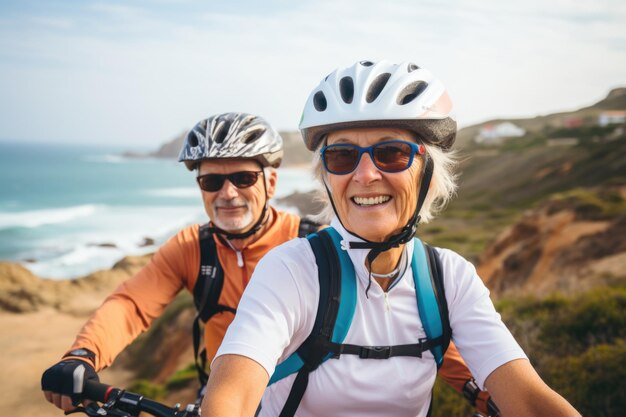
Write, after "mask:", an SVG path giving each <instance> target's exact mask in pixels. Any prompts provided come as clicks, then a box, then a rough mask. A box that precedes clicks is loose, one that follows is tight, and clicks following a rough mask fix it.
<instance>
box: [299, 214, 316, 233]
mask: <svg viewBox="0 0 626 417" xmlns="http://www.w3.org/2000/svg"><path fill="white" fill-rule="evenodd" d="M320 226H321V224H320V223H318V222H315V221H313V220H311V219H309V218H307V217H302V218H301V219H300V226H299V227H298V237H306V236H308V235H310V234H311V233H315V232H317V231H318V230H319V228H320Z"/></svg>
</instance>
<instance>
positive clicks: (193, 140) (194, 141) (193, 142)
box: [187, 130, 198, 148]
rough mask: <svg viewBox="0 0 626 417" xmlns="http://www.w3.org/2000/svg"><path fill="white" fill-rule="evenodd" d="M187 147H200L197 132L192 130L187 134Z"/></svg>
mask: <svg viewBox="0 0 626 417" xmlns="http://www.w3.org/2000/svg"><path fill="white" fill-rule="evenodd" d="M187 145H189V146H191V147H192V148H195V147H196V146H198V134H197V133H196V131H195V130H192V131H191V132H189V133H188V134H187Z"/></svg>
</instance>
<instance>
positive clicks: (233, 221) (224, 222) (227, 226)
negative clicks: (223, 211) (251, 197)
mask: <svg viewBox="0 0 626 417" xmlns="http://www.w3.org/2000/svg"><path fill="white" fill-rule="evenodd" d="M231 204H232V202H231ZM244 204H245V205H246V212H245V213H244V214H243V215H241V216H239V217H237V218H231V217H228V218H225V219H222V218H220V216H219V214H216V216H215V218H214V219H211V221H212V222H213V224H214V225H215V226H217V227H219V228H220V229H222V230H225V231H226V232H229V233H234V232H237V231H240V230H243V229H245V228H246V227H248V226H251V225H252V222H253V221H254V218H252V210H250V204H249V203H248V202H247V201H244ZM218 207H219V206H218V205H217V202H215V203H213V212H214V213H219V208H218Z"/></svg>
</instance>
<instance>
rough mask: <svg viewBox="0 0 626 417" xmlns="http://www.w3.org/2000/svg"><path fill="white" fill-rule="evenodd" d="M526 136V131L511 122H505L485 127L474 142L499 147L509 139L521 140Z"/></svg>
mask: <svg viewBox="0 0 626 417" xmlns="http://www.w3.org/2000/svg"><path fill="white" fill-rule="evenodd" d="M525 134H526V131H525V130H524V129H522V128H521V127H519V126H516V125H515V124H513V123H511V122H503V123H499V124H497V125H492V124H487V125H484V126H483V127H482V128H481V129H480V131H479V132H478V135H477V136H476V137H475V138H474V141H475V142H476V143H479V144H483V145H497V144H500V143H502V142H503V141H504V140H505V139H508V138H519V137H522V136H524V135H525Z"/></svg>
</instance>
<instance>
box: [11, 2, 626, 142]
mask: <svg viewBox="0 0 626 417" xmlns="http://www.w3.org/2000/svg"><path fill="white" fill-rule="evenodd" d="M624 22H626V2H624V1H623V0H577V1H575V0H525V1H510V0H482V1H479V2H478V1H469V0H439V1H419V0H407V1H401V0H387V1H384V2H383V1H379V0H376V1H374V0H345V1H336V0H316V1H308V0H306V1H286V0H284V1H283V0H276V1H275V0H265V1H252V0H243V1H241V0H230V1H226V0H211V1H204V2H202V1H191V0H190V1H185V0H179V1H176V0H150V1H148V0H146V1H141V0H137V1H89V0H84V1H56V0H45V1H29V0H2V1H1V2H0V140H3V141H21V142H25V141H32V142H50V143H53V142H59V143H77V144H78V143H81V144H103V145H123V146H125V147H128V148H131V149H134V148H137V149H150V148H156V147H158V146H159V145H160V144H162V143H164V142H166V141H168V140H171V139H172V138H173V137H174V136H176V135H179V134H181V133H182V132H184V131H186V130H188V129H190V128H192V127H193V125H195V123H196V122H198V121H199V120H200V119H202V118H205V117H207V116H209V115H211V114H214V113H221V112H227V111H243V112H249V113H255V114H259V115H261V116H263V117H265V118H266V119H267V120H268V121H269V122H270V123H272V124H273V125H274V126H275V127H277V128H278V129H280V130H295V129H297V125H298V121H299V120H300V114H301V111H302V107H303V106H304V102H305V100H306V98H307V97H308V95H309V93H310V92H311V90H312V89H313V88H314V87H315V86H317V84H318V83H319V82H320V80H321V79H322V78H323V77H324V76H326V75H327V74H328V73H330V72H331V71H333V70H334V69H336V68H338V67H345V66H349V65H351V64H352V63H354V62H356V61H360V60H374V61H375V60H380V59H388V60H391V61H395V62H404V61H412V62H415V63H416V64H418V65H419V66H421V67H424V68H427V69H429V70H430V71H431V72H433V73H434V74H435V75H436V76H437V77H438V78H440V79H441V80H442V81H443V82H444V84H445V85H446V86H447V88H448V90H449V92H450V95H451V97H452V99H453V101H454V103H455V108H454V111H455V114H456V117H457V120H458V122H459V124H460V126H467V125H471V124H475V123H478V122H482V121H486V120H489V119H493V118H500V117H506V118H511V117H532V116H535V115H541V114H549V113H552V112H556V111H564V110H574V109H577V108H580V107H583V106H586V105H590V104H593V103H594V102H596V101H598V100H600V99H602V98H603V97H605V96H606V94H607V93H608V92H609V90H610V89H612V88H615V87H620V86H626V25H625V24H624Z"/></svg>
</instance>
